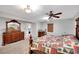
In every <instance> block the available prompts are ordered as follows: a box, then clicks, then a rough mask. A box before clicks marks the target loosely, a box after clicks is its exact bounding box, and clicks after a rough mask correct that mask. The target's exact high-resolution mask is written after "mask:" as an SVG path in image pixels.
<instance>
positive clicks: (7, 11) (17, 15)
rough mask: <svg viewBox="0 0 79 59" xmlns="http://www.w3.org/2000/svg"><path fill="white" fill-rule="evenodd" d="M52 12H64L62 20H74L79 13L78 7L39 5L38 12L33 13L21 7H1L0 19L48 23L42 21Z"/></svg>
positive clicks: (61, 16)
mask: <svg viewBox="0 0 79 59" xmlns="http://www.w3.org/2000/svg"><path fill="white" fill-rule="evenodd" d="M50 10H53V12H54V13H57V12H62V13H63V14H62V15H60V18H59V19H61V20H63V19H68V18H73V17H75V16H76V15H77V14H78V13H79V6H78V5H39V6H38V9H37V10H36V11H32V13H29V14H28V13H26V12H25V11H24V9H23V8H21V6H20V5H0V17H7V18H12V19H18V20H22V21H29V22H36V21H41V22H43V21H46V20H44V19H42V18H43V17H45V16H47V15H46V13H48V12H49V11H50Z"/></svg>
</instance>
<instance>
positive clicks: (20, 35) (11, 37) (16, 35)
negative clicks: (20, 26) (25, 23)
mask: <svg viewBox="0 0 79 59" xmlns="http://www.w3.org/2000/svg"><path fill="white" fill-rule="evenodd" d="M23 39H24V32H17V31H16V32H10V33H9V32H4V33H3V45H6V44H9V43H13V42H16V41H19V40H23Z"/></svg>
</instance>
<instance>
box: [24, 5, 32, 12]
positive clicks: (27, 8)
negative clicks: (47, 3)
mask: <svg viewBox="0 0 79 59" xmlns="http://www.w3.org/2000/svg"><path fill="white" fill-rule="evenodd" d="M25 12H26V13H31V12H32V9H31V8H30V5H27V7H26V8H25Z"/></svg>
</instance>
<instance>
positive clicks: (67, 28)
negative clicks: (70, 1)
mask: <svg viewBox="0 0 79 59" xmlns="http://www.w3.org/2000/svg"><path fill="white" fill-rule="evenodd" d="M52 23H53V24H54V31H53V32H47V33H48V34H54V35H62V34H74V35H75V20H73V19H65V20H58V21H53V22H52ZM47 24H48V23H47V22H46V23H45V22H44V23H40V26H41V27H39V28H38V29H42V30H45V29H47Z"/></svg>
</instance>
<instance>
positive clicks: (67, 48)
mask: <svg viewBox="0 0 79 59" xmlns="http://www.w3.org/2000/svg"><path fill="white" fill-rule="evenodd" d="M35 44H36V48H37V49H39V50H41V51H44V52H45V53H49V54H58V53H62V54H74V53H76V54H77V53H79V51H78V50H79V41H78V39H77V38H76V37H75V36H74V35H72V34H68V35H62V36H55V35H45V36H42V37H39V38H38V41H37V43H35Z"/></svg>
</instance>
